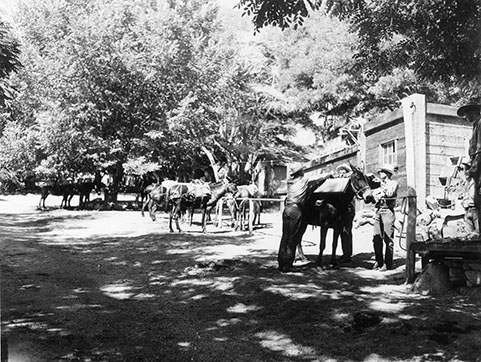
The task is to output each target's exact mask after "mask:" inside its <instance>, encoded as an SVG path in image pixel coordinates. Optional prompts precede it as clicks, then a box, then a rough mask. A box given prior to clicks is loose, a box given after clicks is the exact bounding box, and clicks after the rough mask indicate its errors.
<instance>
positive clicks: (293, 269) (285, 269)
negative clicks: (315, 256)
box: [279, 265, 298, 273]
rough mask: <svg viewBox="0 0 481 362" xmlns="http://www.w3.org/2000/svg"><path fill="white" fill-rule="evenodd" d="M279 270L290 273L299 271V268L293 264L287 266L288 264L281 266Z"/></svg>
mask: <svg viewBox="0 0 481 362" xmlns="http://www.w3.org/2000/svg"><path fill="white" fill-rule="evenodd" d="M279 270H280V271H281V273H290V272H295V271H298V269H297V268H295V267H293V266H287V265H284V266H279Z"/></svg>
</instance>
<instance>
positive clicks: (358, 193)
mask: <svg viewBox="0 0 481 362" xmlns="http://www.w3.org/2000/svg"><path fill="white" fill-rule="evenodd" d="M361 174H362V173H361ZM353 175H354V173H353ZM362 176H363V178H364V181H366V186H365V187H363V188H361V189H359V190H356V188H355V187H354V183H353V182H352V180H350V182H351V188H352V190H353V191H354V196H355V197H356V199H358V200H364V198H363V197H362V195H363V194H364V191H366V190H367V189H368V188H369V183H368V181H367V178H366V176H364V174H362Z"/></svg>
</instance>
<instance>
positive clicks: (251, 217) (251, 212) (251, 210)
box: [249, 199, 254, 235]
mask: <svg viewBox="0 0 481 362" xmlns="http://www.w3.org/2000/svg"><path fill="white" fill-rule="evenodd" d="M253 224H254V201H252V199H249V235H252V234H253V233H254V225H253Z"/></svg>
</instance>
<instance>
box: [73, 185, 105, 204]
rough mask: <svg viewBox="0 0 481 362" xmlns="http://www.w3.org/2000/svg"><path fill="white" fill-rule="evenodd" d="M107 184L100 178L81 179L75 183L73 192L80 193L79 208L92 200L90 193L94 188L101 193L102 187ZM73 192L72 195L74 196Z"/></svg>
mask: <svg viewBox="0 0 481 362" xmlns="http://www.w3.org/2000/svg"><path fill="white" fill-rule="evenodd" d="M103 186H105V185H103V183H102V182H101V181H100V178H98V179H95V180H94V181H83V180H81V181H79V182H77V183H75V184H74V187H73V190H72V191H73V194H78V195H79V208H80V209H82V208H85V207H86V206H87V204H88V203H89V202H90V194H91V193H92V191H93V190H95V192H96V193H97V194H98V195H100V192H101V189H102V187H103ZM73 194H72V196H73Z"/></svg>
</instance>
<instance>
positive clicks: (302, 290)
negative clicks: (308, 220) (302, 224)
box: [0, 195, 481, 362]
mask: <svg viewBox="0 0 481 362" xmlns="http://www.w3.org/2000/svg"><path fill="white" fill-rule="evenodd" d="M38 199H39V197H38V195H25V196H20V195H18V196H0V232H1V234H0V237H1V239H0V243H1V244H0V245H1V252H2V258H1V322H2V361H6V360H7V358H6V356H7V352H8V361H17V362H29V361H35V362H43V361H49V362H50V361H129V362H131V361H249V362H254V361H331V362H333V361H481V357H480V356H481V350H480V346H481V309H480V305H481V301H480V300H479V294H475V293H471V292H468V291H466V290H464V291H463V292H460V291H452V292H450V293H448V294H447V295H443V296H437V297H431V296H422V295H419V294H415V293H413V292H412V291H411V287H410V286H409V285H405V284H404V252H403V250H402V249H401V248H400V247H399V245H398V244H396V253H395V266H396V268H395V270H391V271H387V272H379V271H373V270H370V267H371V266H372V263H373V252H372V242H371V226H370V225H365V226H362V227H360V228H357V229H355V230H354V253H355V255H354V259H353V262H352V264H351V265H348V266H343V267H342V268H341V269H338V270H335V269H327V270H324V271H318V270H317V269H315V268H312V267H309V266H306V267H305V268H303V269H302V271H300V272H296V273H286V274H282V273H280V272H279V271H278V270H277V261H276V255H277V248H278V244H279V239H280V226H281V223H280V215H279V213H278V212H276V211H275V210H274V211H271V212H270V213H268V214H262V217H261V222H262V224H261V226H260V227H259V228H256V230H255V233H254V235H253V236H249V235H248V234H247V233H246V232H240V231H237V232H234V231H232V229H231V228H229V227H227V226H224V227H222V228H216V227H215V226H214V225H212V224H209V225H208V229H207V230H208V232H207V233H206V234H202V233H200V232H199V231H200V225H199V223H198V221H200V215H195V217H194V222H195V221H197V223H194V225H192V226H191V227H189V226H184V231H183V232H182V233H169V232H168V228H167V222H168V219H167V218H166V215H164V214H159V215H158V216H159V218H158V220H157V221H156V222H152V221H151V220H150V219H149V218H148V217H144V218H143V217H141V215H140V212H134V211H78V210H61V209H58V205H60V199H59V198H56V197H53V196H49V198H47V205H49V206H51V207H50V208H49V209H47V210H44V211H41V210H37V208H36V207H37V203H38ZM54 205H57V206H56V207H53V206H54ZM73 205H75V200H74V201H73ZM318 239H319V231H318V229H309V230H308V232H307V233H306V235H305V237H304V243H303V244H304V250H305V252H306V255H307V256H308V257H309V258H310V259H311V260H315V257H316V255H317V251H318ZM326 252H327V253H330V247H328V248H327V250H326ZM326 261H327V257H326ZM418 269H419V264H418Z"/></svg>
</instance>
